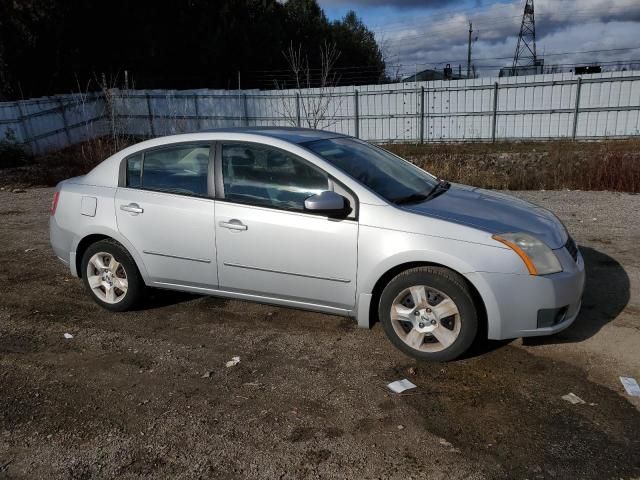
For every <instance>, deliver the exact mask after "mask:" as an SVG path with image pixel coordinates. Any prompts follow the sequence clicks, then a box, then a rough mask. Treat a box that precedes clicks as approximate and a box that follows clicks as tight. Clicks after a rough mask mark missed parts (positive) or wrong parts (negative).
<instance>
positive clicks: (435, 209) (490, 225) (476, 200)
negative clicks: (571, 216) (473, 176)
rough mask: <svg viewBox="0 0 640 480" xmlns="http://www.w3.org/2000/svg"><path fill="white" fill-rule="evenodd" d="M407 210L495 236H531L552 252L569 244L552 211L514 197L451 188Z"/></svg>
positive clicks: (459, 186) (466, 188)
mask: <svg viewBox="0 0 640 480" xmlns="http://www.w3.org/2000/svg"><path fill="white" fill-rule="evenodd" d="M404 208H405V210H408V211H410V212H413V213H417V214H420V215H425V216H429V217H436V218H440V219H444V220H448V221H452V222H455V223H460V224H464V225H468V226H471V227H474V228H478V229H480V230H484V231H486V232H488V233H491V234H496V233H498V234H499V233H513V232H525V233H529V234H531V235H534V236H535V237H536V238H538V239H540V240H542V241H543V242H544V243H546V244H547V246H549V247H550V248H552V249H556V248H561V247H562V246H564V244H565V243H566V242H567V231H566V229H565V227H564V225H563V224H562V222H560V220H558V218H557V217H556V216H555V215H554V214H553V213H551V212H550V211H549V210H546V209H544V208H542V207H539V206H537V205H534V204H532V203H529V202H526V201H524V200H520V199H518V198H515V197H512V196H511V195H505V194H503V193H497V192H492V191H488V190H483V189H481V188H475V187H469V186H466V185H459V184H451V188H449V190H447V191H446V192H444V193H443V194H441V195H439V196H437V197H435V198H433V199H431V200H428V201H425V202H421V203H417V204H412V205H407V206H406V207H404Z"/></svg>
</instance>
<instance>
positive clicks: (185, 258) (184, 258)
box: [142, 250, 211, 263]
mask: <svg viewBox="0 0 640 480" xmlns="http://www.w3.org/2000/svg"><path fill="white" fill-rule="evenodd" d="M142 253H146V254H147V255H155V256H158V257H167V258H177V259H178V260H189V261H191V262H200V263H211V260H210V259H208V258H193V257H183V256H180V255H171V254H169V253H160V252H154V251H152V250H143V251H142Z"/></svg>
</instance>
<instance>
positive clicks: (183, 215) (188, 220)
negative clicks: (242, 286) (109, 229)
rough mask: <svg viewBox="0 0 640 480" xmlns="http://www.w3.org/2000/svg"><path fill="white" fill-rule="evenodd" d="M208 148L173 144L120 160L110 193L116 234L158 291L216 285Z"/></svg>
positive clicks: (210, 153)
mask: <svg viewBox="0 0 640 480" xmlns="http://www.w3.org/2000/svg"><path fill="white" fill-rule="evenodd" d="M214 150H215V149H214V148H213V146H212V145H210V144H176V145H170V146H165V147H162V148H156V149H152V150H147V151H145V152H142V153H139V154H136V155H133V156H131V157H129V158H128V159H126V160H125V162H126V165H125V166H123V168H125V169H126V174H125V175H124V177H126V178H125V179H124V182H123V183H124V185H123V186H121V187H119V188H118V190H117V192H116V198H115V202H116V204H115V208H116V218H117V221H118V229H119V231H120V233H121V234H122V235H124V236H125V237H126V238H127V239H128V240H129V241H130V242H131V243H132V244H133V246H134V247H135V248H136V250H137V251H138V253H139V254H140V255H141V256H142V258H143V261H144V264H145V267H146V269H147V272H148V273H149V276H150V277H151V280H152V281H153V282H154V283H156V284H159V285H166V286H171V285H185V286H191V287H204V288H212V287H216V286H217V285H218V273H217V267H216V247H215V200H214V199H213V198H214V188H215V187H214V185H213V183H214V182H213V153H212V152H214Z"/></svg>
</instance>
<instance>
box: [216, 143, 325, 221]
mask: <svg viewBox="0 0 640 480" xmlns="http://www.w3.org/2000/svg"><path fill="white" fill-rule="evenodd" d="M222 176H223V179H224V196H225V198H226V199H228V200H233V201H237V202H240V203H249V204H253V205H261V206H267V207H274V208H283V209H287V210H304V201H305V199H307V198H308V197H310V196H312V195H315V194H317V193H320V192H324V191H326V190H329V178H328V176H327V175H326V174H325V173H324V172H321V171H320V170H318V169H317V168H315V167H313V166H311V165H310V164H308V163H307V162H305V161H303V160H301V159H300V158H298V157H295V156H293V155H290V154H287V153H286V152H283V151H281V150H276V149H273V148H269V147H263V146H261V145H249V144H225V145H223V146H222Z"/></svg>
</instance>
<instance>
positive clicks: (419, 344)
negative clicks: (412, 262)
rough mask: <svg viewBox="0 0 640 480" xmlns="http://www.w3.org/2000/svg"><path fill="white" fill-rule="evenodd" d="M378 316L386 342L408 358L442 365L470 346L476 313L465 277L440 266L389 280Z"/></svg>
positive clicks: (407, 273) (413, 270)
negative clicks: (437, 362) (387, 338)
mask: <svg viewBox="0 0 640 480" xmlns="http://www.w3.org/2000/svg"><path fill="white" fill-rule="evenodd" d="M378 315H379V318H380V321H381V322H382V326H383V328H384V331H385V333H386V334H387V337H389V339H390V340H391V342H392V343H393V344H394V345H395V346H396V347H398V348H399V349H400V350H402V351H403V352H405V353H406V354H408V355H410V356H412V357H415V358H418V359H422V360H431V361H439V362H446V361H449V360H453V359H455V358H457V357H459V356H460V355H462V354H463V353H464V352H465V351H467V350H468V349H469V347H471V345H472V343H473V341H474V340H475V337H476V334H477V332H478V314H477V310H476V307H475V304H474V302H473V298H472V296H471V292H470V291H469V288H468V286H467V285H466V283H465V281H464V278H462V277H461V276H460V275H458V274H457V273H455V272H452V271H451V270H448V269H446V268H442V267H419V268H413V269H410V270H406V271H404V272H402V273H400V274H399V275H397V276H396V277H395V278H393V279H392V280H391V281H390V282H389V283H388V284H387V286H386V287H385V289H384V290H383V292H382V295H381V297H380V304H379V307H378Z"/></svg>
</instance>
